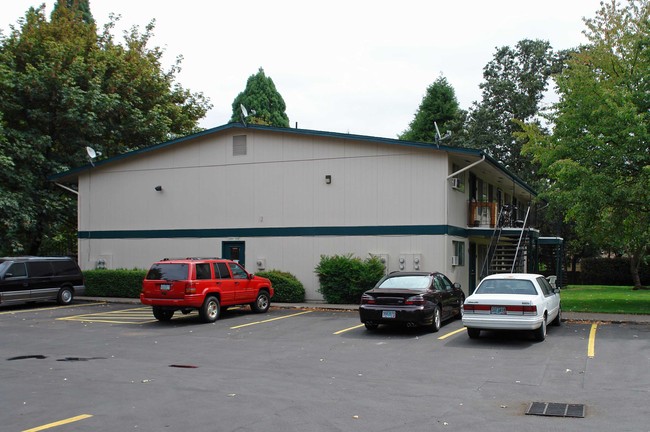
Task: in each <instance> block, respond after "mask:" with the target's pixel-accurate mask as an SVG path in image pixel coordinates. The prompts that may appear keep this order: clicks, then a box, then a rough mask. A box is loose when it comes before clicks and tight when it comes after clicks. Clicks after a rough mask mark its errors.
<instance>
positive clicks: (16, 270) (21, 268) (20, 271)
mask: <svg viewBox="0 0 650 432" xmlns="http://www.w3.org/2000/svg"><path fill="white" fill-rule="evenodd" d="M5 276H6V277H8V278H10V277H25V276H27V270H26V269H25V264H23V263H14V264H12V265H11V267H9V270H7V273H5Z"/></svg>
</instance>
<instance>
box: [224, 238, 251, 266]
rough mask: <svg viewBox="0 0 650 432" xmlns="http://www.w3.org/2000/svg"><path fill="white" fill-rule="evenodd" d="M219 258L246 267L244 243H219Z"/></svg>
mask: <svg viewBox="0 0 650 432" xmlns="http://www.w3.org/2000/svg"><path fill="white" fill-rule="evenodd" d="M221 257H222V258H225V259H229V260H233V261H236V262H238V263H239V264H241V265H242V266H243V267H246V242H243V241H225V242H223V243H221Z"/></svg>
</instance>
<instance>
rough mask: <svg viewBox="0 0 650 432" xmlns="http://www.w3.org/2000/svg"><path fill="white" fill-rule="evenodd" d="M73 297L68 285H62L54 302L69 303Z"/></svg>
mask: <svg viewBox="0 0 650 432" xmlns="http://www.w3.org/2000/svg"><path fill="white" fill-rule="evenodd" d="M73 298H74V291H72V288H70V287H63V288H61V289H60V290H59V294H58V295H57V296H56V302H57V303H58V304H60V305H62V306H63V305H69V304H70V303H72V299H73Z"/></svg>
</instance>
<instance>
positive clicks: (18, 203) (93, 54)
mask: <svg viewBox="0 0 650 432" xmlns="http://www.w3.org/2000/svg"><path fill="white" fill-rule="evenodd" d="M87 6H88V2H87V1H81V0H68V1H63V0H61V1H59V2H58V3H57V4H56V7H55V8H54V11H53V12H52V15H51V17H50V21H48V20H47V18H46V16H45V13H44V7H43V6H41V7H40V8H38V9H34V8H30V9H29V10H28V11H27V13H26V15H25V17H24V18H23V19H21V20H19V22H18V24H19V27H18V28H15V27H13V26H12V27H11V30H12V31H11V32H10V34H9V35H8V36H6V37H4V36H3V37H2V38H1V39H0V114H1V115H2V126H3V131H4V139H2V140H0V163H1V164H2V165H3V167H5V166H6V167H9V168H10V169H3V170H2V172H0V194H1V195H2V197H6V198H3V199H7V200H8V201H9V202H8V203H7V204H8V205H6V206H4V205H3V206H1V207H0V219H1V220H2V221H3V229H2V231H0V252H2V253H3V254H18V253H28V254H34V255H36V254H39V253H43V252H46V253H52V252H49V251H44V249H43V246H44V245H48V244H51V243H52V242H55V243H56V242H57V239H59V240H61V239H64V238H67V239H69V238H70V237H73V238H74V232H75V231H76V222H77V219H76V197H75V196H73V195H71V194H69V193H68V192H65V191H63V190H62V189H59V188H57V187H56V186H55V185H53V184H52V183H51V182H49V181H48V177H49V176H50V175H52V174H55V173H57V172H61V171H65V170H68V169H70V168H72V167H75V166H80V165H83V164H85V163H87V161H88V160H87V157H86V153H85V150H84V149H85V147H86V146H89V147H92V148H94V149H95V150H97V151H98V152H101V153H102V154H103V155H105V156H114V155H117V154H120V153H122V152H125V151H128V150H133V149H137V148H141V147H145V146H148V145H151V144H155V143H158V142H161V141H165V140H168V139H171V138H174V137H176V136H181V135H186V134H188V133H192V132H195V131H198V128H197V121H198V120H199V119H200V118H202V117H203V116H204V115H205V113H206V112H207V110H208V109H209V108H210V106H209V104H208V102H207V100H206V99H205V98H204V97H203V95H202V94H200V93H190V92H189V91H188V90H185V89H183V88H182V87H181V86H180V85H178V84H176V83H175V82H174V79H175V74H176V73H177V72H178V71H179V70H180V69H179V68H180V61H181V59H180V58H178V59H177V61H176V64H175V65H174V66H172V67H171V69H170V70H169V71H164V70H162V66H161V57H162V51H161V50H160V49H159V48H153V49H151V48H148V47H147V44H148V42H149V39H150V37H151V35H152V31H153V28H154V24H153V22H152V23H150V24H149V25H148V26H147V27H146V30H145V32H144V33H143V34H140V33H139V29H138V28H137V27H134V28H133V29H132V30H131V31H130V33H128V34H125V43H124V44H119V43H117V42H116V41H115V40H114V38H113V36H112V35H111V31H112V29H113V28H114V26H115V23H116V18H114V17H113V18H112V20H111V22H110V23H109V24H108V25H107V26H106V27H105V28H104V30H103V32H102V33H100V34H98V32H97V28H96V26H95V24H94V20H93V19H92V15H90V11H89V9H87ZM70 247H72V248H74V247H76V245H72V246H70ZM45 249H47V248H45ZM55 252H56V251H55ZM64 252H70V251H64Z"/></svg>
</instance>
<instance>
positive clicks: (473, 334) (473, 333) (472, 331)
mask: <svg viewBox="0 0 650 432" xmlns="http://www.w3.org/2000/svg"><path fill="white" fill-rule="evenodd" d="M467 336H469V338H470V339H478V338H479V337H480V336H481V329H477V328H469V327H468V328H467Z"/></svg>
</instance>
